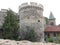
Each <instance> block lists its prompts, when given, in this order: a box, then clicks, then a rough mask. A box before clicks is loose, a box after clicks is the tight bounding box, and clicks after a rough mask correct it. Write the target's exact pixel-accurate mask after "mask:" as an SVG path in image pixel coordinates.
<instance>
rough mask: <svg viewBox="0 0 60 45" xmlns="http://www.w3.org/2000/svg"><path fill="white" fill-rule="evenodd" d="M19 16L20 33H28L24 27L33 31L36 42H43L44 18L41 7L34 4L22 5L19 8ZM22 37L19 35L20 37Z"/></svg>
mask: <svg viewBox="0 0 60 45" xmlns="http://www.w3.org/2000/svg"><path fill="white" fill-rule="evenodd" d="M19 15H20V32H21V31H22V30H24V31H28V30H27V29H26V27H29V30H30V29H34V31H35V32H36V34H37V39H36V40H37V41H38V42H40V41H41V42H43V41H44V17H43V5H41V4H39V5H38V4H37V3H34V2H31V3H30V4H28V3H23V4H22V5H20V6H19ZM21 35H23V34H22V33H20V36H21Z"/></svg>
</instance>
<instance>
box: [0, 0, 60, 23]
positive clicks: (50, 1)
mask: <svg viewBox="0 0 60 45" xmlns="http://www.w3.org/2000/svg"><path fill="white" fill-rule="evenodd" d="M24 2H37V3H38V4H39V3H40V4H42V5H43V6H44V13H43V15H44V16H46V17H49V14H50V11H52V12H53V15H54V16H55V18H56V24H60V0H0V9H8V8H11V9H12V10H13V11H15V12H18V7H19V5H21V4H22V3H24Z"/></svg>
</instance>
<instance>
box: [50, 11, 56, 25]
mask: <svg viewBox="0 0 60 45" xmlns="http://www.w3.org/2000/svg"><path fill="white" fill-rule="evenodd" d="M49 25H50V26H54V25H56V21H55V17H54V15H53V13H52V12H50V16H49Z"/></svg>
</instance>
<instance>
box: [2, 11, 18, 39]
mask: <svg viewBox="0 0 60 45" xmlns="http://www.w3.org/2000/svg"><path fill="white" fill-rule="evenodd" d="M18 27H19V25H18V18H17V17H16V15H15V13H14V12H13V11H12V10H7V16H6V17H5V20H4V23H3V26H2V28H3V33H2V35H3V38H4V39H12V40H13V39H14V40H17V39H18V34H17V31H18Z"/></svg>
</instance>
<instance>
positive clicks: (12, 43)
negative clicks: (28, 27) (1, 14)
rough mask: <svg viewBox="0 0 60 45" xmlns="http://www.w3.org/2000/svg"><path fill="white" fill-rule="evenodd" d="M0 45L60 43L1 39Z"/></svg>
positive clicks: (53, 44) (54, 44)
mask: <svg viewBox="0 0 60 45" xmlns="http://www.w3.org/2000/svg"><path fill="white" fill-rule="evenodd" d="M0 45H60V44H56V43H42V42H30V41H26V40H23V41H14V40H8V39H6V40H4V39H0Z"/></svg>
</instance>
